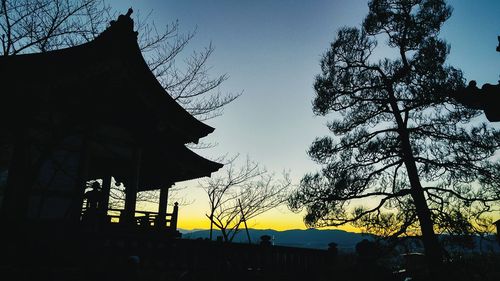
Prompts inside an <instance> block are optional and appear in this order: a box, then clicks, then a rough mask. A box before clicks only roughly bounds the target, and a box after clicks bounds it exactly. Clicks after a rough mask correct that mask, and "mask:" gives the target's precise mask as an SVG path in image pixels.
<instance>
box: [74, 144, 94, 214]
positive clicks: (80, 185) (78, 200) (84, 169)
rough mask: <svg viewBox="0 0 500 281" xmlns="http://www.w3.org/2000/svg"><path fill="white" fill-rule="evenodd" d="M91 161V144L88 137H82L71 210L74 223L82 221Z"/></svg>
mask: <svg viewBox="0 0 500 281" xmlns="http://www.w3.org/2000/svg"><path fill="white" fill-rule="evenodd" d="M89 160H90V155H89V142H88V138H87V136H86V135H84V136H82V143H81V146H80V156H79V162H78V171H77V176H76V182H75V192H74V197H73V201H72V203H71V210H70V220H71V221H73V222H78V221H80V217H81V215H82V205H83V196H84V194H85V188H86V187H87V176H88V167H89Z"/></svg>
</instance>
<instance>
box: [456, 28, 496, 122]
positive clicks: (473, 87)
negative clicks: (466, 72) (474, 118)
mask: <svg viewBox="0 0 500 281" xmlns="http://www.w3.org/2000/svg"><path fill="white" fill-rule="evenodd" d="M496 51H497V52H500V36H498V46H497V48H496ZM453 96H454V97H455V98H456V99H457V100H458V101H459V102H460V103H462V104H463V105H465V106H467V107H469V108H473V109H480V110H483V111H484V113H485V115H486V118H488V120H489V121H490V122H498V121H500V81H499V84H497V85H491V84H484V85H483V86H482V87H481V89H479V88H478V87H477V83H476V81H474V80H472V81H470V83H469V85H468V86H467V87H466V88H464V89H460V90H458V91H457V92H455V93H453Z"/></svg>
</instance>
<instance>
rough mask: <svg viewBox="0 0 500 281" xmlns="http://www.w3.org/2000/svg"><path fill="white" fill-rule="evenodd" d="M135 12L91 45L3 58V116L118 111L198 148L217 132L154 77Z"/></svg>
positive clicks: (0, 64) (0, 62)
mask: <svg viewBox="0 0 500 281" xmlns="http://www.w3.org/2000/svg"><path fill="white" fill-rule="evenodd" d="M130 13H131V11H129V13H128V14H127V15H121V16H120V17H119V18H118V20H117V21H116V22H111V25H110V27H108V28H107V29H106V30H105V31H104V32H103V33H101V34H100V35H99V36H98V37H97V38H96V39H94V40H93V41H91V42H88V43H85V44H82V45H79V46H75V47H70V48H66V49H61V50H56V51H49V52H46V53H37V54H26V55H17V56H4V57H0V77H2V84H3V85H2V92H3V93H2V94H0V97H1V99H2V104H3V106H2V107H6V108H10V109H12V110H11V111H9V110H7V111H4V113H3V114H5V115H7V116H9V117H13V116H14V117H20V116H22V115H25V114H30V113H31V112H33V111H37V110H39V109H40V108H42V107H59V109H61V107H64V110H66V111H67V112H72V113H74V114H86V115H87V116H88V115H90V114H99V115H106V114H109V113H106V112H105V111H114V112H113V113H114V114H120V115H122V116H123V117H124V118H126V119H130V120H129V123H131V124H133V123H138V124H145V123H146V122H148V123H151V121H152V120H154V122H155V127H156V129H157V130H159V131H163V132H166V133H168V134H169V135H170V136H171V137H175V138H177V139H179V140H180V141H182V142H183V143H188V142H193V143H197V142H198V140H199V139H200V138H202V137H204V136H206V135H208V134H210V133H211V132H213V131H214V128H212V127H210V126H208V125H205V124H204V123H202V122H200V121H198V120H197V119H196V118H195V117H193V116H192V115H191V114H189V113H188V112H187V111H186V110H184V108H182V107H181V106H180V105H179V104H178V103H177V102H176V101H175V100H174V99H173V98H172V97H171V96H170V95H169V94H168V93H167V92H166V91H165V89H164V88H163V87H162V86H161V84H160V83H159V82H158V80H157V79H156V77H155V76H154V75H153V73H151V71H150V69H149V67H148V65H147V63H146V62H145V60H144V58H143V56H142V54H141V50H140V48H139V45H138V43H137V33H136V32H134V31H133V20H132V19H131V18H130ZM83 107H85V110H82V108H83ZM14 109H15V110H14ZM0 114H1V113H0ZM3 114H2V115H3ZM0 117H6V116H0ZM107 117H109V116H107ZM110 118H116V117H110ZM139 127H140V125H139Z"/></svg>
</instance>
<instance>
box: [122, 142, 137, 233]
mask: <svg viewBox="0 0 500 281" xmlns="http://www.w3.org/2000/svg"><path fill="white" fill-rule="evenodd" d="M141 158H142V151H141V149H140V148H135V150H134V156H133V165H132V166H133V169H132V171H131V172H132V174H131V177H130V181H129V182H128V183H127V184H126V185H125V210H124V211H123V214H122V219H123V220H122V219H120V221H121V222H123V223H125V224H135V204H136V200H137V191H138V190H139V173H140V170H141Z"/></svg>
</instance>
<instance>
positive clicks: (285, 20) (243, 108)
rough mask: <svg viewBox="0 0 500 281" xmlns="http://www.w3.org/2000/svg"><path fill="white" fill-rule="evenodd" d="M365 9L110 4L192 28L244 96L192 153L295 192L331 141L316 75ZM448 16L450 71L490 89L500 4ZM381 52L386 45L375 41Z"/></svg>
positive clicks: (287, 219)
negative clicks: (221, 159)
mask: <svg viewBox="0 0 500 281" xmlns="http://www.w3.org/2000/svg"><path fill="white" fill-rule="evenodd" d="M367 2H368V1H365V0H328V1H327V0H308V1H306V0H303V1H298V0H273V1H271V0H252V1H237V0H182V1H181V0H177V1H174V0H141V1H139V0H136V1H134V0H114V1H109V3H110V4H111V6H112V7H113V8H115V9H117V10H118V11H121V12H122V13H125V12H126V10H127V8H128V7H133V8H134V10H135V12H134V13H135V14H137V13H138V12H140V13H141V14H147V13H149V12H152V15H151V17H152V19H153V20H154V21H155V23H156V25H157V26H158V27H162V26H164V25H166V24H168V23H170V22H172V21H175V20H179V23H180V27H181V30H182V31H185V32H188V31H192V30H193V29H195V28H196V29H197V35H196V37H195V38H194V39H193V40H192V42H191V45H190V46H189V48H188V50H187V54H188V53H189V52H191V50H201V49H202V48H203V47H204V46H206V45H208V44H209V43H210V42H212V43H213V45H214V46H215V48H216V50H215V53H214V55H213V56H212V57H211V58H210V61H209V65H211V66H212V67H213V68H212V74H213V75H217V74H224V73H227V74H228V75H229V76H230V79H229V80H228V81H227V82H225V83H224V85H223V86H222V88H221V90H222V91H226V92H240V91H243V95H242V96H241V97H240V98H238V99H237V100H236V101H235V102H234V103H232V104H230V105H229V106H227V107H226V108H225V110H224V115H223V116H221V117H218V118H216V119H214V120H210V121H208V122H207V123H208V124H209V125H211V126H213V127H215V128H216V131H215V132H214V133H213V134H211V135H210V136H209V137H207V138H206V139H205V140H206V141H211V142H217V143H218V146H217V147H215V148H213V149H210V150H203V151H197V153H200V154H201V155H203V156H205V157H208V158H216V157H218V156H220V155H223V154H236V153H240V154H242V155H243V156H245V155H249V156H250V157H251V158H252V159H253V160H255V161H258V162H260V163H261V164H262V165H264V166H265V167H267V169H268V170H270V171H275V172H276V173H280V172H281V171H283V170H290V172H291V176H292V179H293V181H294V182H295V183H298V181H299V180H300V178H301V177H302V175H304V174H305V173H307V172H312V171H315V170H316V169H318V166H317V165H315V164H314V163H313V162H312V161H311V160H310V159H309V158H308V156H307V154H306V151H307V149H308V147H309V145H310V144H311V143H312V141H313V140H314V138H315V137H316V136H322V135H325V134H328V131H327V129H326V127H325V123H326V119H324V118H320V117H315V116H314V115H313V113H312V110H311V101H312V98H313V96H314V90H313V87H312V84H313V80H314V76H315V75H316V74H318V73H319V71H320V69H319V61H320V58H321V55H322V54H323V53H324V52H325V51H326V50H327V48H328V46H329V43H330V42H331V41H332V40H333V39H334V36H335V33H336V30H337V29H338V28H340V27H342V26H359V24H360V23H361V22H362V20H363V18H364V17H365V15H366V13H367V11H368V7H367ZM448 3H449V4H450V5H452V6H453V8H454V12H453V15H452V17H451V19H449V20H448V21H447V22H446V23H445V26H444V27H443V29H442V33H441V37H442V38H445V39H446V40H447V41H448V43H449V44H450V45H451V47H452V48H451V55H450V58H449V60H448V63H450V64H452V65H454V66H455V67H458V68H460V69H462V70H463V71H464V74H465V77H466V78H467V79H475V80H477V81H478V83H479V85H482V84H483V83H486V82H490V83H496V82H497V80H498V79H499V76H498V75H499V74H500V65H499V62H500V53H497V52H496V51H495V47H496V46H497V44H498V41H497V35H500V16H499V15H500V1H497V0H495V1H493V0H491V1H487V0H475V1H470V0H450V1H448ZM380 43H382V42H380ZM177 186H188V188H187V189H185V190H183V191H182V193H181V194H179V196H182V197H184V198H186V199H187V200H188V201H194V202H193V203H192V204H190V205H188V206H182V207H181V209H180V223H179V227H181V228H188V229H192V228H207V227H208V226H209V224H208V220H207V219H206V218H205V215H204V214H205V212H206V211H207V209H208V205H207V203H206V201H207V200H206V198H205V195H204V193H203V191H202V190H201V189H200V188H197V187H196V182H188V183H178V184H177ZM249 224H250V226H251V227H254V228H274V229H291V228H304V227H305V226H304V224H303V223H302V217H301V215H300V214H292V213H291V212H289V211H288V210H287V208H286V207H281V208H278V209H277V210H274V211H271V212H269V213H267V214H265V215H263V216H261V217H257V218H256V219H254V221H250V222H249Z"/></svg>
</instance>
